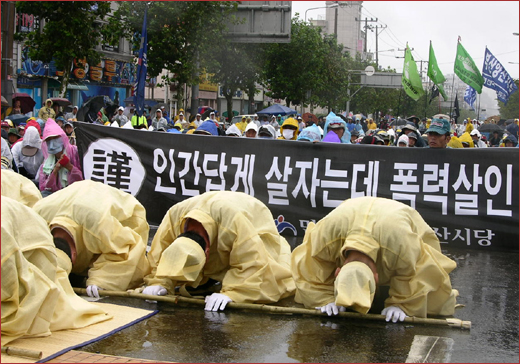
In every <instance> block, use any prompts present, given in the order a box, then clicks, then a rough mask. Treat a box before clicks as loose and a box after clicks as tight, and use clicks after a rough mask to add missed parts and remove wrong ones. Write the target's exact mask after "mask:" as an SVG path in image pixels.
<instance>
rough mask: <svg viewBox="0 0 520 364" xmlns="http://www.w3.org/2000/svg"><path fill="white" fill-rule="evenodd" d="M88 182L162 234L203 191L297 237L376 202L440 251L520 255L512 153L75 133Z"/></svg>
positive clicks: (98, 129) (93, 129)
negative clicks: (120, 195)
mask: <svg viewBox="0 0 520 364" xmlns="http://www.w3.org/2000/svg"><path fill="white" fill-rule="evenodd" d="M77 124H78V125H76V126H77V128H76V137H77V145H78V148H79V152H80V156H81V157H82V161H83V171H84V174H85V178H87V179H93V180H97V181H100V182H102V183H105V184H108V185H111V186H114V187H116V188H119V189H121V190H123V191H126V192H128V193H131V194H132V195H134V196H135V197H136V198H137V199H138V200H139V201H140V202H141V203H142V204H143V205H144V206H145V208H146V211H147V217H148V220H149V221H150V222H151V223H153V224H159V223H160V221H161V220H162V218H163V216H164V214H165V213H166V211H167V210H168V209H169V208H170V207H171V206H172V205H174V204H175V203H177V202H180V201H182V200H184V199H187V198H189V197H192V196H197V195H199V194H202V193H204V192H207V191H213V190H230V191H240V192H245V193H247V194H249V195H251V196H254V197H256V198H258V199H259V200H261V201H262V202H264V203H265V204H266V205H267V206H268V207H269V209H270V210H271V211H272V213H273V218H274V219H275V220H276V223H277V225H278V228H279V231H280V232H282V233H283V234H289V235H295V236H296V235H297V236H303V235H304V233H305V229H306V227H307V225H308V224H309V222H311V221H318V220H320V219H321V218H322V217H324V216H325V215H326V214H328V213H329V212H330V211H331V210H332V209H334V208H335V207H336V206H338V205H339V204H340V203H341V202H342V201H344V200H346V199H349V198H356V197H360V196H377V197H384V198H390V199H393V200H396V201H400V202H403V203H405V204H407V205H409V206H411V207H413V208H415V209H417V211H419V213H420V214H421V215H422V216H423V218H424V219H425V220H426V222H427V223H428V224H429V225H430V226H432V228H433V229H434V230H435V232H436V233H437V236H438V237H439V240H440V241H441V243H443V244H449V245H450V246H457V247H469V248H482V249H484V248H489V247H493V248H495V249H496V248H503V249H516V250H518V187H519V186H518V178H517V177H518V172H519V171H518V149H517V148H487V149H472V150H468V149H446V150H432V149H420V148H413V149H412V148H392V147H385V146H372V145H367V146H365V145H340V144H330V143H317V144H311V143H308V142H298V141H281V140H264V139H249V138H231V137H212V136H201V135H182V134H170V133H159V132H146V131H138V130H128V129H117V128H109V127H103V126H97V125H91V124H85V123H77Z"/></svg>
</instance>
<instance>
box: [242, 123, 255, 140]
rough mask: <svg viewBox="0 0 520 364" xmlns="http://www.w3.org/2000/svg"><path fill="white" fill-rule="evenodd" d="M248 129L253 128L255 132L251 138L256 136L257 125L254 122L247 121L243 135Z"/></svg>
mask: <svg viewBox="0 0 520 364" xmlns="http://www.w3.org/2000/svg"><path fill="white" fill-rule="evenodd" d="M249 130H254V131H255V132H256V134H255V136H254V137H253V138H258V125H256V124H255V123H254V122H252V121H251V122H249V123H248V124H247V126H246V130H245V131H244V136H246V133H247V132H248V131H249Z"/></svg>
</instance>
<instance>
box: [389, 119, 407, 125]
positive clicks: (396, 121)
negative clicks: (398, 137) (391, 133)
mask: <svg viewBox="0 0 520 364" xmlns="http://www.w3.org/2000/svg"><path fill="white" fill-rule="evenodd" d="M407 123H408V121H406V120H405V119H401V118H398V119H394V120H392V121H391V122H390V123H389V124H388V125H391V126H400V125H406V124H407Z"/></svg>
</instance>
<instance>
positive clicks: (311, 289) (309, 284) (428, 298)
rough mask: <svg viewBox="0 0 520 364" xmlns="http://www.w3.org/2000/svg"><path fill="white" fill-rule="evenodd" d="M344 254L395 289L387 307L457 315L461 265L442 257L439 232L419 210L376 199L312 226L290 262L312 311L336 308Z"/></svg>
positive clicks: (356, 202)
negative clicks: (453, 278) (454, 284)
mask: <svg viewBox="0 0 520 364" xmlns="http://www.w3.org/2000/svg"><path fill="white" fill-rule="evenodd" d="M345 250H358V251H360V252H362V253H365V254H367V255H368V256H369V257H370V258H372V259H373V260H374V262H375V264H376V267H377V272H378V274H379V285H380V286H390V291H389V298H388V299H387V300H386V301H385V307H388V306H398V307H400V308H401V309H402V310H403V311H404V312H405V313H406V314H407V315H409V316H417V317H426V316H427V315H453V312H454V309H455V303H456V302H455V298H456V296H457V294H458V293H457V291H455V290H452V288H451V282H450V278H449V275H448V273H450V272H451V271H452V270H453V269H455V267H456V263H455V262H454V261H452V260H451V259H449V258H447V257H446V256H444V255H443V254H442V253H441V249H440V243H439V239H438V238H437V236H436V235H435V232H434V231H433V229H432V228H431V227H430V226H428V225H427V224H426V222H425V221H424V220H423V219H422V217H421V216H420V215H419V213H418V212H417V211H416V210H414V209H412V208H411V207H409V206H407V205H405V204H403V203H400V202H397V201H393V200H390V199H384V198H376V197H359V198H355V199H350V200H346V201H344V202H343V203H342V204H341V205H340V206H338V207H337V208H336V209H334V210H333V211H331V212H330V213H329V214H328V215H327V216H325V217H324V218H323V219H322V220H320V221H319V222H318V223H317V224H313V223H311V224H309V226H308V227H307V231H306V232H305V237H304V240H303V243H302V244H301V245H300V246H298V247H296V249H294V251H293V253H292V257H291V268H292V272H293V277H294V280H295V283H296V297H295V301H296V302H299V303H303V304H304V305H305V307H308V308H314V307H318V306H324V305H327V304H328V303H331V302H335V297H334V279H335V277H334V272H335V270H336V268H338V267H341V266H342V265H343V263H344V261H345V258H344V257H343V251H345Z"/></svg>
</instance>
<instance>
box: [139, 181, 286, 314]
mask: <svg viewBox="0 0 520 364" xmlns="http://www.w3.org/2000/svg"><path fill="white" fill-rule="evenodd" d="M290 256H291V248H290V246H289V244H288V243H287V241H286V240H285V238H283V237H282V236H280V235H279V234H278V231H277V229H276V225H275V223H274V218H273V215H272V214H271V212H270V211H269V209H268V208H267V207H266V206H265V205H264V204H263V203H262V202H261V201H260V200H258V199H256V198H254V197H252V196H249V195H247V194H245V193H242V192H231V191H212V192H206V193H204V194H202V195H199V196H195V197H192V198H189V199H187V200H184V201H182V202H180V203H177V204H176V205H175V206H173V207H172V208H171V209H170V210H168V212H167V213H166V215H165V216H164V218H163V220H162V222H161V224H160V226H159V228H158V230H157V232H156V234H155V236H154V239H153V241H152V247H151V250H150V251H149V252H148V258H149V260H150V265H151V267H152V273H151V274H150V275H149V276H147V277H145V283H146V285H147V287H146V288H145V289H144V290H143V291H142V293H144V294H153V295H165V294H166V293H167V292H168V293H170V294H174V293H175V287H176V286H181V285H183V284H184V285H188V286H191V287H198V286H199V285H202V284H205V283H207V282H208V280H209V279H210V278H211V279H213V280H216V281H218V282H221V283H222V287H221V289H220V293H213V294H212V295H210V296H206V306H205V308H204V309H205V310H206V311H218V310H219V309H221V310H223V309H224V308H225V306H226V304H227V303H228V302H230V301H234V302H241V303H244V302H246V303H272V302H277V301H279V300H280V299H282V298H285V297H288V296H291V295H293V294H294V289H295V287H294V281H293V279H292V276H291V269H290V264H291V263H290ZM182 288H185V287H184V286H183V287H181V289H182Z"/></svg>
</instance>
